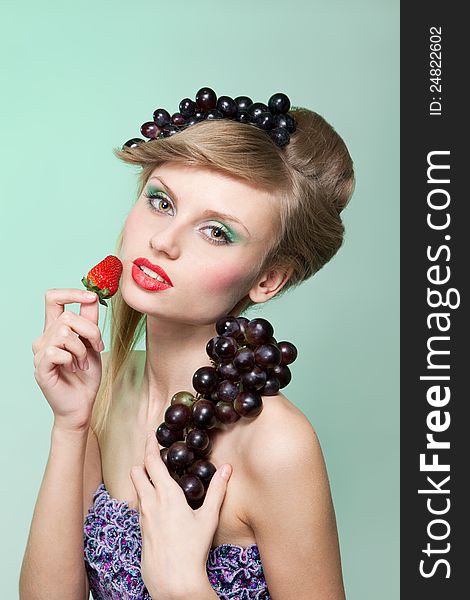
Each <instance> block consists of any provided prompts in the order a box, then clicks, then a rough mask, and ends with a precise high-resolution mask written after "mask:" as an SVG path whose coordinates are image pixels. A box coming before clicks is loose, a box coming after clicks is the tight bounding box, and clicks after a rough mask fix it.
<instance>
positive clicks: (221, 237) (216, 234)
mask: <svg viewBox="0 0 470 600" xmlns="http://www.w3.org/2000/svg"><path fill="white" fill-rule="evenodd" d="M202 229H209V230H210V231H211V235H208V236H205V237H206V238H207V241H208V242H210V243H211V244H217V245H220V244H231V243H232V239H231V237H230V233H229V231H228V230H227V229H226V228H225V227H224V226H223V225H206V226H205V227H202Z"/></svg>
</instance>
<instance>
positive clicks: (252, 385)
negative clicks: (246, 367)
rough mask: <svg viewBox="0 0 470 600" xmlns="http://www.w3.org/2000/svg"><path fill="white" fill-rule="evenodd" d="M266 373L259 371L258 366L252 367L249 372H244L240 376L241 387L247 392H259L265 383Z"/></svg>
mask: <svg viewBox="0 0 470 600" xmlns="http://www.w3.org/2000/svg"><path fill="white" fill-rule="evenodd" d="M266 379H267V376H266V371H263V369H260V367H258V366H254V367H253V368H252V369H251V371H246V372H245V373H242V374H241V375H240V381H241V383H242V385H243V387H246V388H248V389H249V390H253V391H254V390H259V389H260V388H262V387H263V386H264V384H265V383H266Z"/></svg>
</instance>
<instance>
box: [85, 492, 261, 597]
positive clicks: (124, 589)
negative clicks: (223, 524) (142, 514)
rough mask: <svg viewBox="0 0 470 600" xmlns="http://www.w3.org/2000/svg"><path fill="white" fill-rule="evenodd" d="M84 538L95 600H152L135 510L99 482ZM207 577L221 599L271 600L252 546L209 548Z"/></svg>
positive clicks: (86, 561)
mask: <svg viewBox="0 0 470 600" xmlns="http://www.w3.org/2000/svg"><path fill="white" fill-rule="evenodd" d="M83 533H84V538H83V539H84V556H85V568H86V571H87V574H88V581H89V583H90V592H91V594H92V596H93V598H94V600H151V598H150V595H149V593H148V591H147V588H146V587H145V584H144V582H143V579H142V577H141V574H140V561H141V553H142V537H141V532H140V525H139V512H138V510H136V509H134V508H130V507H129V504H128V503H127V502H125V501H122V502H119V501H118V500H116V499H115V498H112V497H111V496H110V495H109V493H108V491H107V490H106V487H105V485H104V483H101V484H100V485H99V487H98V489H97V490H96V492H95V494H94V496H93V506H92V507H90V509H89V511H88V514H87V516H86V518H85V522H84V528H83ZM206 572H207V576H208V578H209V581H210V584H211V586H212V588H213V589H214V591H215V592H216V594H217V595H218V596H219V598H222V599H223V600H271V596H270V595H269V590H268V588H267V584H266V581H265V578H264V573H263V566H262V564H261V559H260V554H259V550H258V546H257V545H256V544H251V545H250V546H246V547H244V546H237V545H236V544H221V545H220V546H216V547H215V548H211V549H210V551H209V554H208V558H207V563H206ZM155 600H158V599H155Z"/></svg>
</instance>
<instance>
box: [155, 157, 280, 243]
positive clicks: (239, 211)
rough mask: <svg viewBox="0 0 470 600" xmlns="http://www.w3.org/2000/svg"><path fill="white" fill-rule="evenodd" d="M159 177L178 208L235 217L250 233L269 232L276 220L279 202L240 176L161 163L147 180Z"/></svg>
mask: <svg viewBox="0 0 470 600" xmlns="http://www.w3.org/2000/svg"><path fill="white" fill-rule="evenodd" d="M159 179H160V180H163V182H164V184H166V185H167V186H168V187H169V188H171V190H172V191H173V192H174V194H175V195H176V196H177V198H175V200H176V202H177V203H178V202H179V203H180V205H178V208H179V209H180V210H185V209H189V208H194V209H201V210H205V209H211V210H214V211H219V212H224V213H227V214H230V215H232V216H234V217H236V218H237V219H239V220H240V221H241V222H242V223H243V224H244V225H245V227H247V229H248V230H249V231H250V233H251V234H252V235H255V236H256V237H260V235H263V232H264V231H265V230H268V233H272V229H273V228H275V227H277V225H278V222H279V216H280V215H279V201H278V199H277V198H276V197H275V196H274V194H273V193H272V192H268V191H266V190H263V189H261V188H260V187H258V186H256V185H253V184H250V183H248V182H246V181H244V180H242V179H239V178H236V177H232V176H230V175H227V174H225V173H222V172H220V171H217V170H215V169H209V168H206V167H199V166H192V165H191V166H190V165H179V164H176V163H165V164H164V165H161V166H160V167H157V168H155V169H154V170H153V171H152V173H151V175H150V177H149V181H148V183H153V184H155V185H158V184H159Z"/></svg>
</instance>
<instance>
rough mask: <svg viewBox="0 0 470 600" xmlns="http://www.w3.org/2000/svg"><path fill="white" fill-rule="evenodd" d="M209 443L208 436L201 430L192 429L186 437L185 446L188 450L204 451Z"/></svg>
mask: <svg viewBox="0 0 470 600" xmlns="http://www.w3.org/2000/svg"><path fill="white" fill-rule="evenodd" d="M209 442H210V437H209V434H208V433H207V431H204V430H203V429H198V428H195V429H192V430H191V431H190V432H189V433H188V435H187V436H186V445H187V447H188V448H189V449H190V450H205V449H206V448H207V446H208V445H209Z"/></svg>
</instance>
